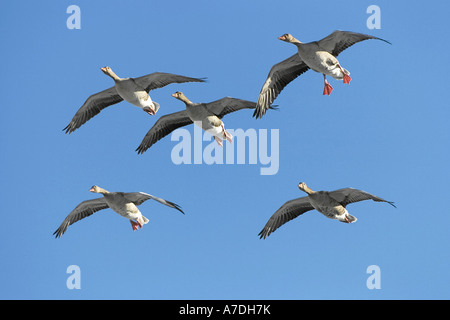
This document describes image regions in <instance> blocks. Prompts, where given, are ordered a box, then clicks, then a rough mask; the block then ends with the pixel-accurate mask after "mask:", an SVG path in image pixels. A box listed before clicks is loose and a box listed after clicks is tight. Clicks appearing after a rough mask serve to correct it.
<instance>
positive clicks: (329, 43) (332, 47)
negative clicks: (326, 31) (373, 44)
mask: <svg viewBox="0 0 450 320" xmlns="http://www.w3.org/2000/svg"><path fill="white" fill-rule="evenodd" d="M369 39H377V40H381V41H384V42H387V43H389V44H391V43H390V42H389V41H386V40H384V39H381V38H378V37H374V36H371V35H368V34H363V33H356V32H351V31H340V30H336V31H334V32H333V33H332V34H330V35H329V36H327V37H325V38H323V39H322V40H319V41H318V42H317V43H318V45H319V47H320V48H322V49H323V50H325V51H328V52H329V53H331V54H332V55H333V56H335V57H337V56H338V55H339V53H341V52H342V51H344V50H345V49H347V48H349V47H351V46H352V45H354V44H355V43H358V42H360V41H364V40H369Z"/></svg>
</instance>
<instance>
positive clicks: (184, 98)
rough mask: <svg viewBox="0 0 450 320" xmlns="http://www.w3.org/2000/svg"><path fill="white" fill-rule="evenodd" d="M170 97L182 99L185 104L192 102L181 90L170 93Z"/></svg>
mask: <svg viewBox="0 0 450 320" xmlns="http://www.w3.org/2000/svg"><path fill="white" fill-rule="evenodd" d="M172 97H174V98H175V99H178V100H180V101H183V102H184V103H186V104H192V102H191V101H190V100H189V99H188V98H187V97H186V96H185V95H184V93H183V92H180V91H177V92H175V93H173V94H172Z"/></svg>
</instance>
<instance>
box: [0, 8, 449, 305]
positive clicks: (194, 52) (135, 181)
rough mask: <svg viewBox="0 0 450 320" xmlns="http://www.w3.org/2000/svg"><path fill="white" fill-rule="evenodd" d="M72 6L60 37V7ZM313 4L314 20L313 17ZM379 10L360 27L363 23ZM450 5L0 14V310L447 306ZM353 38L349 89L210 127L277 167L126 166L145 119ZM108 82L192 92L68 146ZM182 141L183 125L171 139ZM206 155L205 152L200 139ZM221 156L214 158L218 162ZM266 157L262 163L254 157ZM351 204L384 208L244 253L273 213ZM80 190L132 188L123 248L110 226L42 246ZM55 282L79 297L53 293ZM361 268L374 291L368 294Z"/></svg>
mask: <svg viewBox="0 0 450 320" xmlns="http://www.w3.org/2000/svg"><path fill="white" fill-rule="evenodd" d="M72 4H75V5H78V6H79V7H80V9H81V29H80V30H69V29H68V28H67V26H66V20H67V18H68V17H69V16H70V15H69V14H67V13H66V9H67V7H68V6H70V5H72ZM323 4H325V5H323ZM326 4H330V5H329V6H328V5H326ZM372 4H375V5H378V6H379V7H380V9H381V29H374V30H369V29H368V28H367V25H366V21H367V19H368V18H369V16H370V15H369V14H367V13H366V9H367V7H368V6H370V5H372ZM449 9H450V5H449V4H448V3H445V2H436V3H433V5H428V4H425V3H411V2H410V1H395V2H394V1H381V0H379V1H375V2H373V1H356V0H355V1H341V2H340V3H339V5H336V4H335V1H331V0H329V1H328V0H327V1H325V2H322V3H321V5H319V4H316V3H314V2H310V1H277V2H273V1H234V0H229V1H223V2H218V1H215V2H213V1H197V0H194V1H188V2H186V1H163V2H161V1H133V2H132V3H130V2H123V1H95V2H93V1H76V2H72V1H45V2H32V1H25V2H24V1H15V2H13V1H9V2H5V3H3V5H2V10H1V13H0V27H1V28H0V30H1V39H2V42H3V45H2V48H3V49H2V50H1V51H0V61H1V70H2V72H1V73H2V77H1V78H0V84H1V87H2V98H3V99H2V116H1V117H0V141H1V146H2V152H1V160H0V161H1V166H0V174H1V177H2V179H1V182H0V194H1V200H2V201H1V202H2V209H1V213H2V222H1V223H0V242H1V245H0V257H1V259H0V271H1V272H0V298H2V299H448V298H450V289H449V286H448V284H449V282H450V281H449V280H450V276H449V273H448V270H449V264H450V257H449V235H448V226H449V224H450V212H449V207H448V202H449V200H448V199H449V189H448V182H449V181H450V170H449V169H448V165H449V163H450V151H449V148H448V145H449V142H450V129H449V125H448V121H449V119H450V109H449V106H448V102H447V97H446V93H447V90H448V85H447V77H446V74H445V72H446V70H445V61H446V59H447V56H448V54H447V53H448V52H449V49H450V48H449V43H448V41H442V39H443V38H442V36H443V35H444V34H448V32H449V27H448V24H446V21H447V20H448V17H447V15H448V12H449ZM336 29H340V30H348V31H355V32H361V33H368V34H372V35H375V36H378V37H381V38H383V39H387V40H389V41H390V42H392V45H388V44H386V43H384V42H381V41H372V40H370V41H365V42H362V43H359V44H356V45H354V46H353V47H351V48H350V49H348V50H346V51H344V52H343V53H342V54H341V55H340V56H339V60H340V62H341V64H342V65H343V66H344V67H345V68H346V69H348V70H349V71H350V72H351V75H352V82H351V83H350V84H349V85H344V84H343V83H342V82H340V81H339V82H338V81H336V80H330V82H331V84H332V85H333V87H334V91H333V93H332V94H331V95H330V96H323V95H322V90H323V80H322V76H321V75H320V74H317V73H314V72H312V71H308V72H307V73H305V74H303V75H302V76H301V77H299V78H298V79H296V80H294V81H293V82H292V83H291V84H289V86H287V87H286V88H285V89H284V90H283V92H282V93H281V94H280V95H279V97H278V99H277V100H276V101H275V104H277V105H279V110H278V111H276V112H268V113H267V114H266V116H265V117H263V118H262V119H260V120H256V119H254V118H252V111H250V110H243V111H241V112H237V113H234V114H230V115H228V116H226V117H225V118H224V119H223V120H224V122H225V125H226V127H227V128H230V129H238V128H241V129H243V130H247V129H253V130H255V131H256V132H260V131H261V130H268V131H269V132H270V130H272V129H274V130H279V170H278V172H277V174H275V175H260V168H261V167H262V166H263V165H262V164H261V163H260V160H259V159H258V163H256V164H250V163H248V161H247V162H246V164H212V165H207V164H198V165H196V164H180V165H177V164H174V163H173V161H172V159H171V152H172V149H173V148H174V146H175V145H176V144H177V142H176V141H171V139H170V137H166V138H165V139H163V140H161V141H159V142H158V143H157V144H155V145H154V146H153V147H152V148H150V149H149V150H147V152H145V153H144V154H143V155H138V154H137V153H136V152H135V151H134V150H135V149H136V147H137V146H138V145H139V143H140V142H141V140H142V138H143V137H144V135H145V133H146V132H147V131H148V130H149V128H150V127H151V126H152V125H153V123H154V122H155V121H156V120H157V118H158V117H160V116H161V115H164V114H167V113H172V112H176V111H178V110H181V109H182V108H184V105H183V104H182V103H181V102H180V101H177V100H175V99H174V98H172V97H171V96H170V95H171V94H172V93H173V92H175V91H183V92H184V93H185V94H186V95H187V96H188V98H189V99H190V100H192V101H194V102H209V101H214V100H217V99H220V98H223V97H225V96H231V97H235V98H241V99H246V100H252V101H256V100H257V97H258V94H259V91H260V89H261V87H262V85H263V83H264V81H265V79H266V76H267V74H268V72H269V69H270V68H271V66H272V65H273V64H275V63H277V62H279V61H281V60H283V59H285V58H287V57H289V56H291V55H292V54H294V53H295V51H296V48H295V47H294V46H292V45H290V44H287V43H284V42H282V41H279V40H278V39H277V37H278V36H280V35H282V34H284V33H292V34H293V35H294V36H295V37H297V38H298V39H300V40H302V41H304V42H309V41H313V40H319V39H321V38H323V37H325V36H326V35H328V34H330V33H331V32H332V31H334V30H336ZM106 65H108V66H110V67H112V68H113V70H115V71H116V73H117V74H118V75H119V76H122V77H137V76H141V75H145V74H148V73H152V72H156V71H161V72H171V73H177V74H182V75H186V76H192V77H207V78H208V82H207V83H205V84H198V83H187V84H172V85H170V86H167V87H165V88H162V89H158V90H155V91H152V92H151V93H150V94H151V96H152V98H153V99H154V100H155V101H157V102H159V103H160V104H161V109H160V110H159V112H158V113H157V115H156V116H155V117H150V116H148V115H146V114H145V113H143V112H142V111H140V110H139V109H138V108H136V107H134V106H132V105H130V104H128V103H126V102H122V103H120V104H118V105H116V106H112V107H109V108H107V109H105V110H104V111H102V113H101V114H99V115H98V116H96V117H94V118H93V119H91V120H90V121H88V122H87V123H86V124H85V125H83V126H82V127H81V128H80V129H79V130H77V131H75V132H74V133H73V134H71V135H66V134H64V132H63V131H62V129H63V128H64V127H65V126H66V125H67V124H68V123H69V121H70V120H71V118H72V116H73V115H74V114H75V112H76V111H77V110H78V108H79V107H80V106H81V105H82V104H83V102H84V101H85V99H86V98H87V97H88V96H89V95H91V94H93V93H96V92H98V91H101V90H103V89H106V88H108V87H110V86H112V81H111V79H109V78H108V77H106V76H105V75H104V74H103V73H102V72H101V71H100V69H99V68H100V67H103V66H106ZM186 129H188V130H189V131H190V132H193V126H190V127H186ZM204 144H205V146H206V145H208V144H209V142H204ZM227 148H228V145H226V146H225V151H226V149H227ZM269 150H270V148H269ZM300 181H304V182H306V183H307V184H308V185H309V186H310V187H311V188H312V189H314V190H334V189H338V188H344V187H354V188H358V189H362V190H365V191H368V192H370V193H373V194H375V195H377V196H380V197H382V198H385V199H387V200H390V201H394V202H395V203H396V205H397V209H394V208H392V207H391V206H389V205H387V204H384V203H375V202H371V201H365V202H360V203H357V204H353V205H350V206H349V207H348V210H349V212H350V213H351V214H353V215H355V216H356V217H357V218H358V221H357V222H356V223H354V224H344V223H340V222H338V221H335V220H331V219H326V218H325V217H324V216H322V215H321V214H319V213H318V212H315V211H311V212H308V213H305V214H304V215H302V216H300V217H299V218H297V219H295V220H293V221H291V222H289V223H287V224H286V225H284V226H282V227H281V228H280V229H278V230H277V231H276V232H275V233H273V234H271V235H270V236H269V237H268V238H267V239H265V240H260V239H259V237H258V236H257V234H258V233H259V231H260V230H261V228H262V227H263V226H264V224H265V223H266V222H267V220H268V219H269V217H270V216H271V215H272V214H273V213H274V212H275V211H276V210H277V209H278V208H279V207H280V206H281V205H282V204H283V203H285V202H286V201H288V200H291V199H294V198H297V197H300V196H303V195H304V194H302V193H301V191H300V190H298V188H297V184H298V182H300ZM94 184H97V185H99V186H102V187H104V188H105V189H107V190H109V191H127V192H132V191H143V192H147V193H150V194H153V195H155V196H159V197H162V198H164V199H167V200H170V201H173V202H175V203H177V204H179V205H181V206H182V208H183V210H184V211H185V212H186V214H185V215H181V214H179V213H178V212H177V211H175V210H172V209H170V208H167V207H165V206H162V205H160V204H158V203H156V202H154V201H148V202H146V203H144V204H143V205H142V206H141V207H140V210H141V212H142V213H143V214H144V215H145V216H146V217H148V218H149V219H150V222H149V224H147V225H145V226H144V228H143V229H141V230H140V231H138V232H133V231H132V229H131V226H130V224H129V223H128V222H127V221H126V220H125V219H123V218H122V217H120V216H119V215H117V214H115V213H114V212H113V211H111V210H104V211H100V212H98V213H96V214H94V215H93V216H91V217H89V218H86V219H85V220H82V221H79V222H77V223H76V224H74V225H73V226H70V227H69V229H68V231H67V232H66V234H64V235H63V237H62V238H61V239H54V238H53V236H52V233H53V232H54V231H55V229H56V228H57V227H58V226H59V224H60V223H61V222H62V220H63V219H64V218H65V216H66V215H67V214H68V213H69V212H70V211H71V210H72V209H73V208H75V206H76V205H77V204H79V203H80V202H81V201H84V200H87V199H93V198H96V197H98V195H95V194H92V193H89V192H88V190H89V188H90V187H91V186H92V185H94ZM70 265H77V266H79V267H80V270H81V289H79V290H77V289H73V290H69V289H68V288H67V286H66V280H67V278H68V277H69V276H70V275H69V274H67V273H66V270H67V268H68V267H69V266H70ZM370 265H377V266H379V268H380V270H381V277H380V280H381V289H373V290H369V289H368V288H367V286H366V280H367V279H368V277H369V276H370V274H368V273H367V272H366V270H367V267H368V266H370Z"/></svg>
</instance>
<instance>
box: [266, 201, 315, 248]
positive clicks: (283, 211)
mask: <svg viewBox="0 0 450 320" xmlns="http://www.w3.org/2000/svg"><path fill="white" fill-rule="evenodd" d="M313 209H314V207H313V206H312V205H311V203H310V202H309V199H308V197H301V198H297V199H294V200H290V201H288V202H286V203H285V204H283V205H282V206H281V207H280V209H278V210H277V211H276V212H275V213H274V214H273V215H272V216H271V217H270V219H269V221H267V223H266V225H265V226H264V228H263V229H262V230H261V232H260V233H259V234H258V235H259V236H260V237H259V238H260V239H262V238H264V239H265V238H266V237H268V236H269V235H270V234H271V233H272V232H274V231H275V230H276V229H278V228H279V227H281V226H282V225H283V224H285V223H286V222H288V221H290V220H292V219H294V218H297V217H298V216H299V215H301V214H303V213H305V212H307V211H310V210H313Z"/></svg>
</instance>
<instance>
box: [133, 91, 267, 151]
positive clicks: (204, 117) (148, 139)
mask: <svg viewBox="0 0 450 320" xmlns="http://www.w3.org/2000/svg"><path fill="white" fill-rule="evenodd" d="M172 96H173V97H174V98H176V99H178V100H181V101H183V102H184V103H185V104H186V110H183V111H178V112H175V113H172V114H168V115H165V116H162V117H161V118H159V119H158V121H156V123H155V124H154V125H153V127H152V128H151V129H150V130H149V131H148V132H147V134H146V135H145V137H144V139H143V140H142V142H141V144H140V145H139V147H138V148H137V149H136V151H137V152H138V153H139V154H142V153H144V152H145V151H146V150H147V149H148V148H150V147H151V146H152V145H153V144H155V143H156V142H157V141H158V140H160V139H162V138H164V137H165V136H167V135H168V134H170V133H171V132H172V131H174V130H175V129H178V128H181V127H183V126H186V125H188V124H191V123H195V124H196V125H198V126H199V127H201V128H202V129H203V130H205V131H207V132H209V133H210V134H211V135H213V136H214V139H215V140H216V142H217V143H218V144H219V145H220V146H222V140H225V139H226V140H228V141H229V142H232V138H233V137H232V136H231V134H230V133H228V132H227V131H226V130H225V126H224V124H223V122H222V120H221V119H222V118H223V117H224V116H225V115H226V114H228V113H231V112H234V111H238V110H241V109H254V108H255V107H256V103H255V102H251V101H246V100H241V99H235V98H230V97H225V98H222V99H220V100H217V101H213V102H209V103H193V102H191V101H190V100H189V99H188V98H186V96H185V95H184V94H183V93H182V92H179V91H177V92H175V93H174V94H172ZM270 109H275V106H273V107H270Z"/></svg>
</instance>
